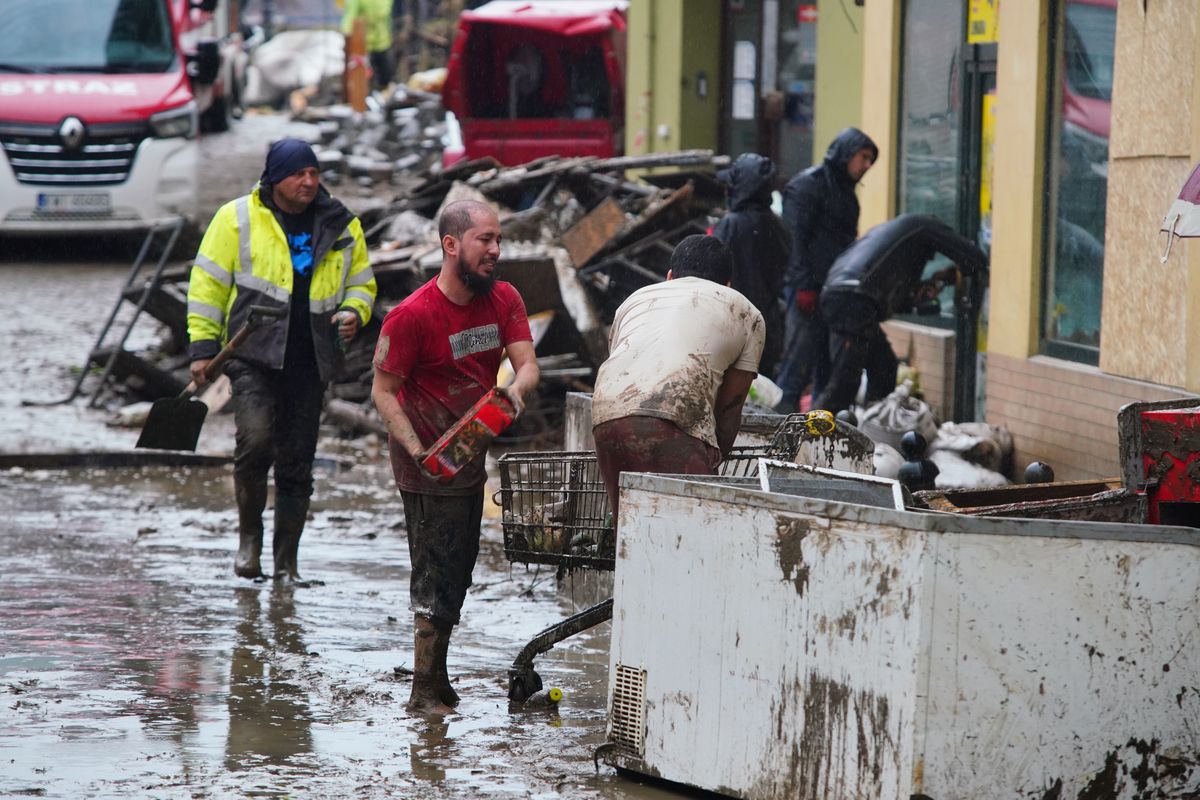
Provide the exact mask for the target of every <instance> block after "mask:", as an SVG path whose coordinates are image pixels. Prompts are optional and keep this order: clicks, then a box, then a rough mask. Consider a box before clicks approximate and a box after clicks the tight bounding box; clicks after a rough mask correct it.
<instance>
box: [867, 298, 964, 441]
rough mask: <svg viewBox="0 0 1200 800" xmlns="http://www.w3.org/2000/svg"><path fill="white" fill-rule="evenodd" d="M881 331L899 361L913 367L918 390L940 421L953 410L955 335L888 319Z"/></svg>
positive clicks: (941, 330) (937, 329) (938, 329)
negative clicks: (917, 377)
mask: <svg viewBox="0 0 1200 800" xmlns="http://www.w3.org/2000/svg"><path fill="white" fill-rule="evenodd" d="M883 332H884V333H885V334H887V337H888V341H889V342H891V343H892V350H893V351H894V352H895V353H896V356H897V357H898V358H899V359H900V360H901V361H906V362H908V363H909V364H910V365H911V366H913V367H915V368H916V370H917V373H918V374H919V375H920V376H921V390H922V391H923V392H924V394H925V402H927V403H929V406H930V408H932V409H933V413H934V415H935V416H936V417H937V418H938V419H939V420H944V419H949V417H950V413H951V412H952V411H953V410H954V332H953V331H948V330H943V329H941V328H929V327H926V326H924V325H914V324H913V323H911V322H901V321H898V320H889V321H888V322H885V323H883Z"/></svg>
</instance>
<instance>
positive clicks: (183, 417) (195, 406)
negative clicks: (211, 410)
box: [137, 397, 208, 452]
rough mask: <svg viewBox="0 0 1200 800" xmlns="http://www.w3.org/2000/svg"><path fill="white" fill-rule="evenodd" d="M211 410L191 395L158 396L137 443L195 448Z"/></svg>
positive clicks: (151, 446)
mask: <svg viewBox="0 0 1200 800" xmlns="http://www.w3.org/2000/svg"><path fill="white" fill-rule="evenodd" d="M207 414H208V406H206V405H205V404H204V403H201V402H200V401H199V400H194V399H192V398H191V397H168V398H165V399H162V400H155V401H154V405H152V406H150V413H149V414H147V415H146V424H145V425H143V426H142V434H141V436H139V437H138V440H137V447H146V448H151V449H154V450H188V451H193V452H194V451H195V449H196V442H197V441H199V439H200V428H202V427H203V426H204V417H205V416H206V415H207Z"/></svg>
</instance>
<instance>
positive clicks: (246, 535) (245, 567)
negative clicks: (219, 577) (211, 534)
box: [233, 479, 267, 578]
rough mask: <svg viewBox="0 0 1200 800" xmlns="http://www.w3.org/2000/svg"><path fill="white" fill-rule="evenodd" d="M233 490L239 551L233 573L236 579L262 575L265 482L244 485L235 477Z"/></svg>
mask: <svg viewBox="0 0 1200 800" xmlns="http://www.w3.org/2000/svg"><path fill="white" fill-rule="evenodd" d="M233 487H234V488H233V493H234V497H235V499H236V500H237V509H238V551H237V556H236V557H235V558H234V560H233V572H234V574H235V575H237V576H238V577H239V578H261V577H262V562H261V558H262V545H263V521H262V514H263V509H264V508H265V507H266V505H267V484H266V482H265V481H264V482H263V484H262V486H246V485H244V484H243V483H241V482H240V481H238V480H236V479H235V480H234V483H233Z"/></svg>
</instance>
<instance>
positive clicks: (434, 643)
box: [404, 614, 454, 716]
mask: <svg viewBox="0 0 1200 800" xmlns="http://www.w3.org/2000/svg"><path fill="white" fill-rule="evenodd" d="M440 638H441V637H440V634H439V631H438V627H437V626H435V625H434V622H433V620H432V619H430V618H429V617H426V616H423V615H421V614H417V615H416V616H415V617H414V618H413V683H412V695H411V696H410V697H409V698H408V705H406V706H405V707H404V710H405V711H407V712H408V713H410V714H437V715H443V716H444V715H446V714H453V713H454V709H453V708H451V707H450V706H449V705H447V703H446V702H445V701H444V700H443V699H442V697H441V692H440V691H439V689H440V685H441V682H440V680H439V678H438V675H437V672H436V664H437V648H438V642H439V639H440ZM445 638H446V641H447V643H448V642H449V639H450V636H449V631H446V634H445Z"/></svg>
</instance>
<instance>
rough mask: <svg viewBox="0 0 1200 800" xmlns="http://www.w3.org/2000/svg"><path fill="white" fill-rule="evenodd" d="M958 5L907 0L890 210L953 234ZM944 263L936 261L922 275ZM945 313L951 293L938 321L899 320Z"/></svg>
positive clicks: (957, 221) (957, 216) (958, 144)
mask: <svg viewBox="0 0 1200 800" xmlns="http://www.w3.org/2000/svg"><path fill="white" fill-rule="evenodd" d="M965 5H966V4H965V3H963V2H962V1H961V0H908V1H907V2H906V3H905V4H904V22H903V25H904V28H903V39H902V45H901V46H902V49H903V61H902V66H901V74H900V142H899V146H900V152H899V153H898V158H897V163H898V165H899V180H898V182H897V186H898V192H899V196H898V197H897V201H898V202H897V207H898V209H899V212H900V213H911V214H932V215H933V216H935V217H938V218H939V219H941V220H942V221H943V222H945V223H946V224H947V225H950V226H951V227H953V228H955V229H957V228H959V227H960V226H961V216H962V213H961V206H962V202H963V198H962V197H961V194H962V180H961V177H962V174H963V170H964V169H965V165H964V164H963V158H962V137H963V113H962V111H963V109H962V105H963V102H962V99H963V87H962V67H961V58H962V56H961V53H960V46H961V45H962V43H963V41H964V39H965V30H966V27H965V26H966V19H965V16H964V13H963V9H964V7H965ZM869 177H870V173H868V179H869ZM861 233H862V231H860V234H861ZM947 264H948V262H947V261H945V259H944V258H943V257H942V256H938V257H937V258H935V259H933V260H932V261H931V262H930V264H929V265H928V267H927V268H926V274H927V275H931V274H933V273H934V272H936V271H938V270H940V269H942V268H943V267H945V266H946V265H947ZM952 313H953V299H952V290H948V291H947V295H946V296H945V297H943V298H942V314H941V315H940V316H939V317H921V316H911V317H910V316H905V317H904V318H906V319H911V320H912V321H913V322H919V323H922V324H932V325H938V326H944V327H950V326H951V325H952V323H953V317H952Z"/></svg>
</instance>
